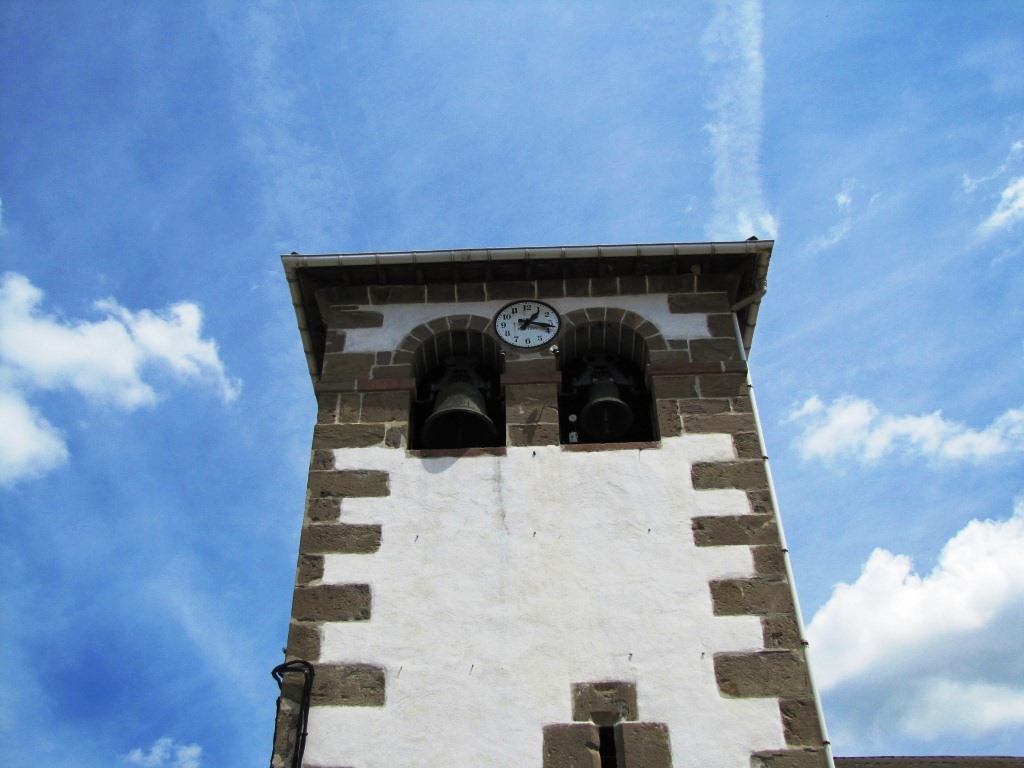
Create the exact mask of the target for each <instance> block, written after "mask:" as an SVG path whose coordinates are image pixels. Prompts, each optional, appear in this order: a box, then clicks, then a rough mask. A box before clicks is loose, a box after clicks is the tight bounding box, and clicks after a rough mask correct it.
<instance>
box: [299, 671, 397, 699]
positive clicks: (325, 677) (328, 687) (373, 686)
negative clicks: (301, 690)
mask: <svg viewBox="0 0 1024 768" xmlns="http://www.w3.org/2000/svg"><path fill="white" fill-rule="evenodd" d="M384 700H385V674H384V668H383V667H378V666H375V665H373V664H317V665H316V674H315V675H314V677H313V694H312V697H311V703H312V704H313V706H317V707H383V706H384Z"/></svg>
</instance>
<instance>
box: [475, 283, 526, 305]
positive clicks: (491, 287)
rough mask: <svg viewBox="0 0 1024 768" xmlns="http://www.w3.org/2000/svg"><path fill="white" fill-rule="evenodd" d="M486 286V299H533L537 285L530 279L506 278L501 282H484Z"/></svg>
mask: <svg viewBox="0 0 1024 768" xmlns="http://www.w3.org/2000/svg"><path fill="white" fill-rule="evenodd" d="M485 285H486V287H487V299H488V300H489V301H493V300H508V301H512V300H513V299H533V298H536V295H537V286H536V284H534V282H533V281H532V280H507V281H502V282H494V283H485Z"/></svg>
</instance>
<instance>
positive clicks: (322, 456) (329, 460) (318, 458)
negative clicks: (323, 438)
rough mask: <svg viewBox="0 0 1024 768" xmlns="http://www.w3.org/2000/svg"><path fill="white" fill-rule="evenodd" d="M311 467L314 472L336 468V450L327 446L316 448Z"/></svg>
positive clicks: (310, 461) (310, 462)
mask: <svg viewBox="0 0 1024 768" xmlns="http://www.w3.org/2000/svg"><path fill="white" fill-rule="evenodd" d="M309 469H310V471H312V472H323V471H326V470H331V469H334V451H332V450H328V449H326V448H314V449H313V455H312V458H311V459H310V460H309Z"/></svg>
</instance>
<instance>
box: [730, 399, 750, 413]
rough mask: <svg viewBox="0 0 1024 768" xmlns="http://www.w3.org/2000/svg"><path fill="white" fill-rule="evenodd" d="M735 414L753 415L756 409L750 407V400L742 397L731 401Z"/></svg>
mask: <svg viewBox="0 0 1024 768" xmlns="http://www.w3.org/2000/svg"><path fill="white" fill-rule="evenodd" d="M729 404H730V405H731V406H732V410H733V412H734V413H751V412H752V411H753V410H754V409H753V408H752V407H751V405H750V398H749V397H745V396H741V397H734V398H731V399H730V400H729Z"/></svg>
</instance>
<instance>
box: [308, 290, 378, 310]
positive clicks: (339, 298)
mask: <svg viewBox="0 0 1024 768" xmlns="http://www.w3.org/2000/svg"><path fill="white" fill-rule="evenodd" d="M315 295H316V303H317V305H318V306H319V307H320V314H322V315H324V316H325V317H326V316H327V314H328V312H329V311H330V308H331V307H334V306H338V305H342V306H344V305H349V306H352V305H356V306H358V305H361V304H368V303H369V301H370V299H369V292H368V289H367V287H366V286H365V285H333V286H331V287H330V288H318V289H317V291H316V294H315Z"/></svg>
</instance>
